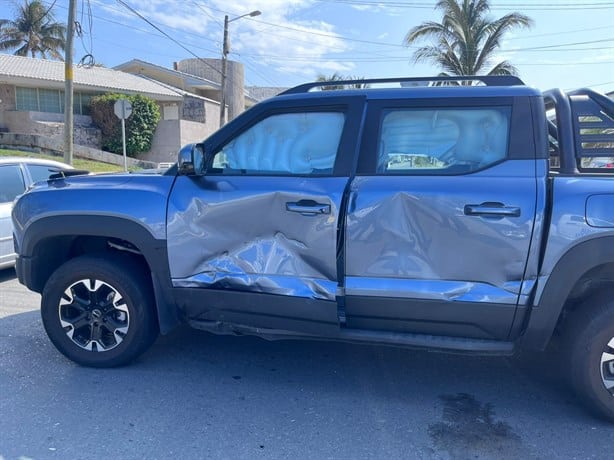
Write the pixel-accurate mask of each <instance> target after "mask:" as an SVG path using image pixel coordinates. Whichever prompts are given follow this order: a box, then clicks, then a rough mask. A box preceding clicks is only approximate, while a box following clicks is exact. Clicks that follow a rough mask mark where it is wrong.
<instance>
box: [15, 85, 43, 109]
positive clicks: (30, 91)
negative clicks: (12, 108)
mask: <svg viewBox="0 0 614 460" xmlns="http://www.w3.org/2000/svg"><path fill="white" fill-rule="evenodd" d="M17 110H23V111H30V110H33V111H36V112H38V91H37V90H36V88H17Z"/></svg>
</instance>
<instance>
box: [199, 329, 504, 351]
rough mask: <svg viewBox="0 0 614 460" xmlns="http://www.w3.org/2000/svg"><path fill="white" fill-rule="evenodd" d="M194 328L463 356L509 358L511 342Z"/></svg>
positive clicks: (356, 332) (363, 332)
mask: <svg viewBox="0 0 614 460" xmlns="http://www.w3.org/2000/svg"><path fill="white" fill-rule="evenodd" d="M188 324H189V325H190V326H191V327H193V328H195V329H200V330H203V331H207V332H212V333H214V334H220V335H255V336H258V337H261V338H263V339H266V340H289V339H298V340H328V341H341V342H352V343H361V344H365V345H367V344H371V345H388V346H394V347H407V348H417V349H426V350H429V351H440V352H449V353H467V354H477V355H512V354H514V343H513V342H503V341H499V340H487V339H471V338H465V337H448V336H439V335H427V334H412V333H409V332H390V331H376V330H364V329H339V331H338V332H337V333H336V334H335V335H326V336H320V335H308V334H304V333H299V332H294V331H286V330H280V329H267V328H260V327H254V326H246V325H243V324H232V323H224V322H221V321H201V320H189V321H188Z"/></svg>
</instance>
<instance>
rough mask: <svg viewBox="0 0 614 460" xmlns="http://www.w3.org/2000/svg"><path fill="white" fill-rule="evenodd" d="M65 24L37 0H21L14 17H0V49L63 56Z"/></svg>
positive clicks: (45, 56) (16, 52)
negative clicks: (12, 18) (21, 2)
mask: <svg viewBox="0 0 614 460" xmlns="http://www.w3.org/2000/svg"><path fill="white" fill-rule="evenodd" d="M65 47H66V26H65V25H64V24H62V23H59V22H55V18H54V16H53V13H52V12H51V7H45V6H44V5H43V3H41V2H40V1H38V0H33V1H31V2H29V1H28V0H24V2H23V4H22V5H20V6H19V8H18V12H17V17H16V18H15V19H14V20H11V19H0V50H12V49H16V50H15V53H14V54H15V55H17V56H28V55H31V56H32V57H36V56H37V55H39V56H41V57H42V58H43V59H47V56H50V57H51V58H53V59H59V60H64V58H63V56H62V54H61V52H63V51H64V49H65Z"/></svg>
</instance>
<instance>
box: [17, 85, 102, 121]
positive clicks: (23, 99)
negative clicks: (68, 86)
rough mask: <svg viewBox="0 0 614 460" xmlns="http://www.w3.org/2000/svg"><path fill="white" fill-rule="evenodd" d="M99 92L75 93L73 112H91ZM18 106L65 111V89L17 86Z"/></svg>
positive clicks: (29, 108) (20, 107) (82, 113)
mask: <svg viewBox="0 0 614 460" xmlns="http://www.w3.org/2000/svg"><path fill="white" fill-rule="evenodd" d="M97 95H98V94H92V93H79V92H75V93H74V94H73V113H75V114H77V115H89V114H90V102H91V100H92V97H94V96H97ZM16 102H17V104H16V108H17V110H21V111H32V112H48V113H63V112H64V91H61V90H59V89H43V88H20V87H17V88H16Z"/></svg>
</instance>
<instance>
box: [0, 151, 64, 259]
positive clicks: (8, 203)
mask: <svg viewBox="0 0 614 460" xmlns="http://www.w3.org/2000/svg"><path fill="white" fill-rule="evenodd" d="M68 169H74V168H73V167H72V166H69V165H67V164H64V163H60V162H58V161H52V160H44V159H38V158H21V157H4V158H0V269H3V268H7V267H11V266H13V265H14V264H15V251H14V249H13V226H12V223H11V210H12V208H13V201H14V200H15V197H17V196H18V195H21V194H22V193H23V192H24V191H25V190H26V189H27V188H28V187H29V186H30V185H31V184H33V183H34V182H39V181H42V180H47V179H49V176H51V175H52V174H55V173H57V172H59V171H65V170H68Z"/></svg>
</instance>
